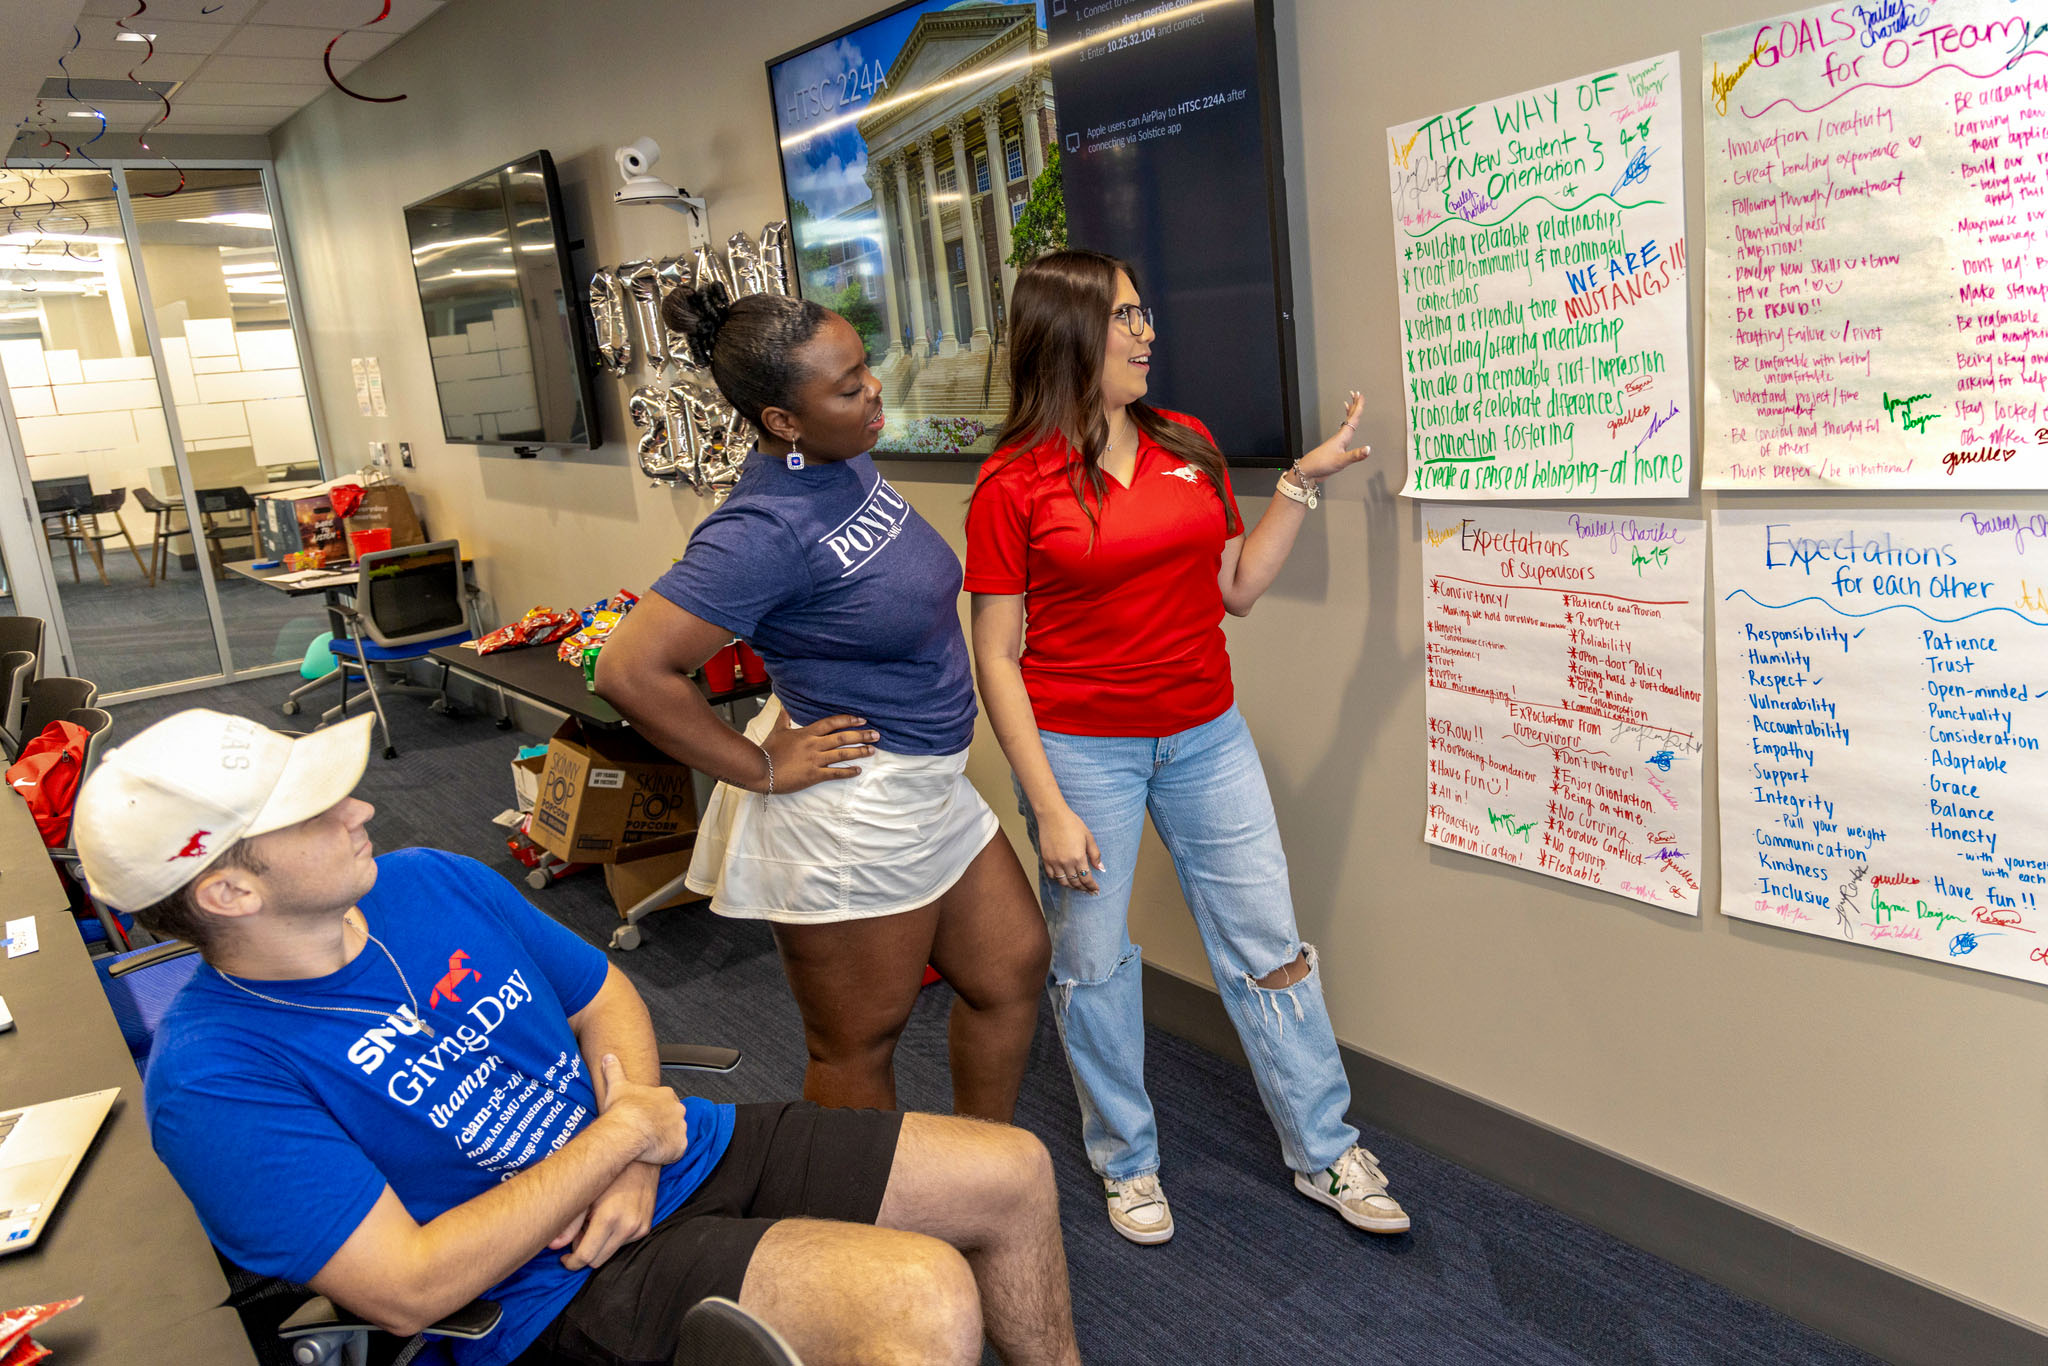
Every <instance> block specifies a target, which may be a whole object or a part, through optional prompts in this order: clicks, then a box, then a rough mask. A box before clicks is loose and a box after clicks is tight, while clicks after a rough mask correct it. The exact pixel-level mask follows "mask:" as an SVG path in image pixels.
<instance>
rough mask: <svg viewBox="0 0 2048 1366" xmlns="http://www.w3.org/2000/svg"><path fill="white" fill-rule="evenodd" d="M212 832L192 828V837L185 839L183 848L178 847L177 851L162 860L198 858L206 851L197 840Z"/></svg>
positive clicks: (172, 861) (167, 861)
mask: <svg viewBox="0 0 2048 1366" xmlns="http://www.w3.org/2000/svg"><path fill="white" fill-rule="evenodd" d="M212 833H213V832H212V831H211V830H194V831H193V832H192V838H191V839H188V840H186V841H185V847H184V848H183V849H180V850H179V851H178V852H177V853H175V854H173V855H171V856H170V857H169V858H167V859H165V860H164V862H165V863H176V862H177V861H178V860H179V859H181V858H198V857H199V856H200V855H201V854H203V853H205V852H206V850H205V849H204V848H202V847H201V845H200V843H199V841H201V840H203V839H205V838H206V837H207V836H208V835H211V834H212Z"/></svg>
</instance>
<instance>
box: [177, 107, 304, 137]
mask: <svg viewBox="0 0 2048 1366" xmlns="http://www.w3.org/2000/svg"><path fill="white" fill-rule="evenodd" d="M173 108H174V110H175V111H176V112H175V113H173V114H172V115H171V122H170V123H169V124H168V125H166V131H168V132H176V131H177V130H178V129H179V128H184V129H187V130H190V129H193V128H206V129H211V130H218V129H222V128H228V127H236V128H240V127H248V128H251V129H253V130H255V131H256V132H259V133H267V132H269V131H270V130H271V129H273V128H275V127H277V125H279V124H280V123H283V122H284V121H285V120H286V119H288V118H290V117H291V116H292V115H293V114H296V113H298V112H299V106H297V105H295V104H285V105H276V106H271V105H256V104H220V105H205V104H201V105H186V104H183V103H178V104H175V105H173Z"/></svg>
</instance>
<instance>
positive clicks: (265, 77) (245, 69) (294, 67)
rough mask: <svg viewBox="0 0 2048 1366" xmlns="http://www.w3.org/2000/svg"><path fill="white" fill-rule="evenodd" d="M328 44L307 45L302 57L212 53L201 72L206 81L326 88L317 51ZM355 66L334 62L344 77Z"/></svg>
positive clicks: (339, 61) (349, 63) (323, 40)
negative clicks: (244, 55) (262, 82)
mask: <svg viewBox="0 0 2048 1366" xmlns="http://www.w3.org/2000/svg"><path fill="white" fill-rule="evenodd" d="M326 41H327V40H326V39H325V38H322V39H321V40H320V41H319V42H316V43H308V44H307V45H306V47H307V51H306V55H305V56H304V57H235V56H231V55H229V54H227V53H215V54H214V55H213V56H211V57H208V58H206V59H205V60H206V67H205V70H204V72H203V74H204V75H205V77H206V79H207V80H209V81H270V82H274V83H280V84H286V85H315V84H318V85H325V84H327V73H326V72H325V71H324V70H323V69H322V68H321V65H320V47H321V44H323V43H325V42H326ZM354 66H355V63H354V62H344V61H341V60H339V59H336V61H335V63H334V69H335V70H336V71H338V72H342V73H344V74H345V73H346V72H347V71H348V70H349V69H350V68H352V67H354Z"/></svg>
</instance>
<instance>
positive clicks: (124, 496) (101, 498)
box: [50, 488, 156, 588]
mask: <svg viewBox="0 0 2048 1366" xmlns="http://www.w3.org/2000/svg"><path fill="white" fill-rule="evenodd" d="M127 501H128V490H127V489H124V488H123V489H115V490H114V491H113V492H111V493H95V494H94V495H93V496H92V501H91V502H90V503H89V504H87V505H86V506H85V507H84V508H83V509H81V510H79V511H77V512H74V513H72V514H71V515H70V516H68V517H66V518H65V519H64V521H63V527H62V529H61V530H59V531H56V532H54V533H52V534H51V535H50V540H51V542H52V543H53V544H54V543H56V542H58V541H63V542H66V543H67V544H69V545H70V547H71V581H72V582H73V583H78V582H80V581H81V580H80V579H79V577H78V547H80V546H81V545H82V546H84V547H85V549H86V553H87V554H89V555H91V556H92V567H93V570H94V572H95V573H97V574H98V575H99V576H100V583H101V584H102V585H103V586H105V585H107V557H106V553H105V552H104V551H103V550H101V548H100V547H101V546H102V545H103V544H104V543H105V542H107V541H111V540H113V539H114V538H115V537H116V536H119V537H120V538H121V539H122V540H124V541H126V542H127V543H128V553H129V554H130V555H133V556H134V557H135V567H136V568H137V569H139V570H141V571H142V580H143V582H144V583H146V584H148V585H149V586H150V587H151V588H154V587H156V574H155V572H154V571H152V570H151V569H150V567H149V566H148V565H146V564H144V563H143V562H142V551H141V549H140V548H138V547H137V546H136V544H135V538H134V537H133V536H130V535H129V534H128V524H127V523H126V522H124V521H122V520H121V508H122V505H123V504H125V503H126V502H127Z"/></svg>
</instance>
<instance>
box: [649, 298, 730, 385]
mask: <svg viewBox="0 0 2048 1366" xmlns="http://www.w3.org/2000/svg"><path fill="white" fill-rule="evenodd" d="M731 316H732V295H731V293H730V292H729V291H727V289H726V287H725V284H724V282H722V281H719V280H713V281H712V282H711V283H710V284H708V285H705V286H704V287H703V288H702V289H692V290H688V291H677V292H675V293H672V294H670V295H669V296H668V297H667V298H665V299H663V300H662V301H661V320H662V322H663V323H664V324H666V325H667V327H668V330H669V331H671V332H674V333H676V334H677V335H679V336H681V337H682V338H683V340H684V341H685V342H687V343H688V344H689V347H690V358H691V359H692V360H694V361H696V362H697V364H699V365H709V364H711V348H712V347H713V346H715V345H716V344H717V342H718V332H719V329H720V328H722V327H724V326H725V320H726V319H727V318H729V317H731Z"/></svg>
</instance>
